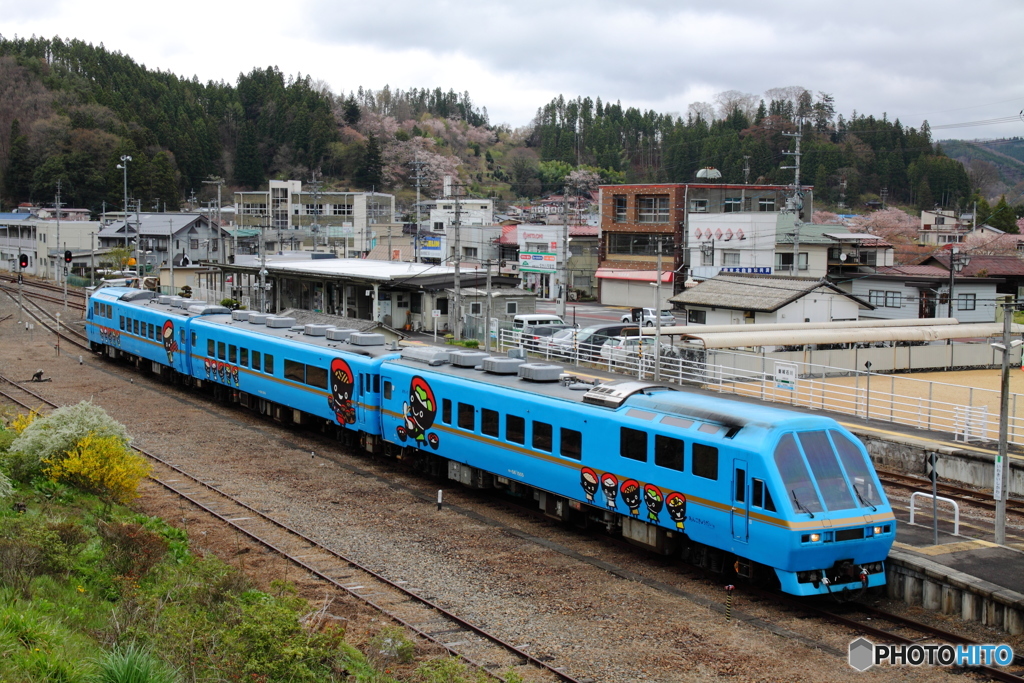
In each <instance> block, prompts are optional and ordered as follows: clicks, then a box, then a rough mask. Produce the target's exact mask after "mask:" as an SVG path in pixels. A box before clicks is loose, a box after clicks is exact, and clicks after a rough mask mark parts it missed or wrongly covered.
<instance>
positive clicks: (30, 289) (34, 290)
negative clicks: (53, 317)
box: [0, 276, 85, 311]
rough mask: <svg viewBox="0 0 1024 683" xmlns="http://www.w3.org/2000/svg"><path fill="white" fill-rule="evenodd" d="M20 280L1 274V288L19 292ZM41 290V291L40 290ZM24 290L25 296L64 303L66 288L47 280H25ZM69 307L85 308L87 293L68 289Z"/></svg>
mask: <svg viewBox="0 0 1024 683" xmlns="http://www.w3.org/2000/svg"><path fill="white" fill-rule="evenodd" d="M17 283H18V280H17V278H16V277H14V278H12V277H10V276H0V289H3V290H4V291H6V292H13V293H14V294H17V293H18V289H19V288H18V284H17ZM39 290H41V291H39ZM22 292H23V293H24V294H25V296H34V297H36V298H39V299H43V300H45V301H49V302H51V303H55V304H61V305H63V304H64V288H63V287H62V286H59V285H52V284H49V283H45V282H39V281H37V280H28V279H26V280H25V281H24V284H23V285H22ZM67 306H68V308H73V309H75V310H76V311H84V310H85V294H84V293H83V292H78V291H75V290H72V289H68V300H67Z"/></svg>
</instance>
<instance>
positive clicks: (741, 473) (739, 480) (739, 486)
mask: <svg viewBox="0 0 1024 683" xmlns="http://www.w3.org/2000/svg"><path fill="white" fill-rule="evenodd" d="M734 483H735V484H736V491H735V495H734V496H733V498H734V500H735V501H736V502H737V503H743V502H745V501H746V500H747V471H746V470H741V469H740V468H738V467H737V468H736V478H735V480H734Z"/></svg>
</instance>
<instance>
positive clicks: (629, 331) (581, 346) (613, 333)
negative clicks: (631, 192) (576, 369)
mask: <svg viewBox="0 0 1024 683" xmlns="http://www.w3.org/2000/svg"><path fill="white" fill-rule="evenodd" d="M639 334H640V326H639V325H637V324H636V323H599V324H597V325H590V326H589V327H584V328H583V329H582V330H580V331H579V333H578V334H577V335H576V344H577V346H578V350H579V358H580V360H593V359H599V358H600V357H601V347H602V346H603V345H604V343H605V342H606V341H608V340H609V339H611V338H612V337H623V336H637V335H639Z"/></svg>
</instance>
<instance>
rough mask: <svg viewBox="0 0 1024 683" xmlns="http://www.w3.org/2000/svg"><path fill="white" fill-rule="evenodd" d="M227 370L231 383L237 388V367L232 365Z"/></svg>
mask: <svg viewBox="0 0 1024 683" xmlns="http://www.w3.org/2000/svg"><path fill="white" fill-rule="evenodd" d="M229 370H230V371H231V381H232V382H234V383H235V386H236V387H237V386H238V366H237V365H232V366H231V367H230V368H229Z"/></svg>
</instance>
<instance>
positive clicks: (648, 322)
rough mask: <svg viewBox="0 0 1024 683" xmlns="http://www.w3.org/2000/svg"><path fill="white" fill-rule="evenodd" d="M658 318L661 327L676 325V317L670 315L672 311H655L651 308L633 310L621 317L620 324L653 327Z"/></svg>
mask: <svg viewBox="0 0 1024 683" xmlns="http://www.w3.org/2000/svg"><path fill="white" fill-rule="evenodd" d="M659 317H660V318H661V325H662V327H668V326H669V325H675V324H676V317H675V316H674V315H672V311H670V310H668V309H663V310H661V311H657V310H655V309H653V308H634V309H632V310H630V312H629V313H628V314H626V315H624V316H622V322H624V323H637V324H638V325H643V326H644V327H654V326H655V325H657V324H658V318H659Z"/></svg>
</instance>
